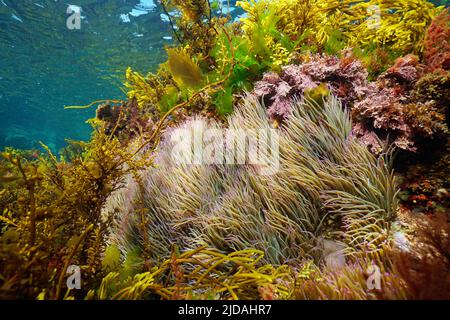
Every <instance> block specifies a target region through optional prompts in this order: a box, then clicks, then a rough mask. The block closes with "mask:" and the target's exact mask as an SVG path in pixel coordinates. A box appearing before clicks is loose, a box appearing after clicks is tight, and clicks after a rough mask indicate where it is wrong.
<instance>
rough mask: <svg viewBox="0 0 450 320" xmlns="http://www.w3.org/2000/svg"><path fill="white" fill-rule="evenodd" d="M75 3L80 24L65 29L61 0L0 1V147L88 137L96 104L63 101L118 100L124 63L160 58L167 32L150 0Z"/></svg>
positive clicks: (149, 63)
mask: <svg viewBox="0 0 450 320" xmlns="http://www.w3.org/2000/svg"><path fill="white" fill-rule="evenodd" d="M75 2H76V4H77V5H78V6H80V7H81V8H82V11H81V23H80V29H73V30H69V29H68V28H67V23H66V20H67V19H68V18H69V17H71V14H67V7H68V3H67V2H66V1H61V0H31V1H30V0H22V1H16V0H14V1H11V0H0V118H1V126H0V147H4V146H14V147H18V148H33V147H36V146H37V142H38V141H43V142H44V143H46V144H48V145H49V146H50V147H52V149H54V150H56V149H59V148H61V147H63V146H64V145H65V141H64V139H66V138H70V139H75V140H82V139H87V138H88V137H89V135H90V132H91V130H90V126H89V125H87V124H86V123H85V121H86V120H87V119H88V118H91V117H93V116H94V111H95V110H94V109H92V110H64V109H63V107H64V106H65V105H85V104H88V103H90V102H91V101H94V100H97V99H122V98H124V96H123V93H122V91H121V90H120V87H121V85H122V82H123V79H124V72H125V69H126V67H127V66H131V67H133V68H134V69H136V70H140V71H142V72H147V71H152V70H155V69H156V68H157V66H158V64H159V63H161V62H163V61H164V59H165V56H164V50H163V46H164V45H165V44H170V43H171V41H170V40H169V39H170V35H171V31H170V26H169V25H168V24H167V23H164V22H162V21H161V17H160V13H161V12H160V8H159V7H157V6H156V5H155V4H154V3H153V1H129V0H121V1H106V0H96V1H92V0H90V1H89V0H85V1H74V2H72V3H75ZM141 2H143V3H144V4H146V5H147V6H145V5H144V6H143V5H142V3H141ZM72 3H71V4H72ZM136 9H139V10H136ZM71 13H73V12H71ZM165 37H166V38H165ZM166 39H167V40H166Z"/></svg>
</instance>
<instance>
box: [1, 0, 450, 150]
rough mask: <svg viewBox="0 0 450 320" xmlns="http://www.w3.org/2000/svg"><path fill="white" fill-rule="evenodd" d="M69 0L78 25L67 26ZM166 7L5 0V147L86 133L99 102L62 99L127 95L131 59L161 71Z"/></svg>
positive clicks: (118, 1)
mask: <svg viewBox="0 0 450 320" xmlns="http://www.w3.org/2000/svg"><path fill="white" fill-rule="evenodd" d="M446 1H447V0H445V1H440V2H446ZM225 2H226V1H225ZM437 2H439V1H437ZM447 2H448V1H447ZM233 3H235V1H232V4H233ZM69 4H71V5H76V6H79V7H81V8H82V11H81V18H82V19H81V22H80V29H77V28H75V29H74V30H70V29H68V27H67V19H68V18H69V17H70V16H71V14H68V13H67V8H68V5H69ZM232 9H233V8H232ZM161 13H162V10H161V8H160V6H159V5H158V4H157V1H153V0H70V2H67V1H62V0H0V119H1V120H0V124H1V125H0V149H3V147H5V146H13V147H16V148H25V149H29V148H34V147H37V146H38V141H43V142H44V143H45V144H47V145H48V146H50V147H51V148H52V149H53V150H58V149H60V148H62V147H63V146H64V145H65V139H66V138H69V139H73V140H86V139H88V138H89V136H90V133H91V128H90V126H89V125H88V124H86V123H85V121H86V120H87V119H89V118H91V117H93V116H94V112H95V110H94V109H87V110H64V109H63V107H64V106H65V105H86V104H88V103H90V102H91V101H94V100H98V99H123V98H124V95H123V93H122V91H121V90H120V88H121V86H122V83H123V80H124V73H125V70H126V67H127V66H131V67H132V68H133V69H135V70H138V71H141V72H142V73H146V72H148V71H155V70H156V68H157V66H158V64H159V63H162V62H164V60H165V58H166V57H165V52H164V49H163V48H164V45H166V44H171V43H172V40H171V35H172V34H171V29H170V25H169V24H168V23H167V22H166V21H163V20H164V19H161Z"/></svg>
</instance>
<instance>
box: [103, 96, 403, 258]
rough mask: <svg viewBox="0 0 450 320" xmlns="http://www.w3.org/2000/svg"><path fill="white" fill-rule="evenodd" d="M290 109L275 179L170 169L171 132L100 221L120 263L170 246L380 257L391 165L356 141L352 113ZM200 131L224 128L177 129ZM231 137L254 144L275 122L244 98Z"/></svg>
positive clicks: (223, 170) (244, 172) (388, 216)
mask: <svg viewBox="0 0 450 320" xmlns="http://www.w3.org/2000/svg"><path fill="white" fill-rule="evenodd" d="M292 104H293V106H292V113H291V114H290V116H289V117H288V119H287V121H286V123H285V124H284V125H283V126H282V127H280V128H278V129H276V133H277V134H278V136H279V138H278V141H277V142H278V145H277V147H278V150H277V151H278V152H279V165H278V170H276V171H275V172H273V174H270V175H263V174H259V172H258V168H256V167H255V166H254V165H251V164H247V165H239V164H234V165H228V164H213V165H212V164H209V165H206V164H185V163H174V162H173V161H172V158H171V152H172V149H173V143H172V142H171V139H170V136H171V134H172V133H173V132H174V129H171V130H167V132H166V133H165V135H164V138H163V140H162V143H161V145H160V147H159V149H158V150H157V154H156V156H155V164H156V165H155V167H152V168H148V169H147V170H144V171H142V172H141V173H140V174H141V177H140V179H138V180H139V181H136V180H135V179H133V178H131V177H129V178H128V181H127V184H126V187H125V188H123V189H121V190H118V191H116V192H115V193H113V195H112V196H111V197H110V198H109V200H108V201H107V205H106V206H105V208H104V211H105V212H104V213H105V214H107V213H108V214H111V213H114V214H115V222H114V226H113V227H112V230H111V236H110V239H109V242H110V243H111V244H114V245H116V246H117V247H118V248H119V249H120V251H121V253H122V256H123V257H126V256H127V255H128V254H129V253H131V252H140V253H141V254H142V255H143V256H145V257H146V259H148V260H149V261H150V262H152V263H154V264H158V263H161V261H163V260H164V259H167V258H169V257H170V255H171V252H172V248H173V244H176V245H177V247H178V248H180V250H181V251H185V250H192V249H195V248H198V247H200V246H205V247H209V248H213V249H217V250H219V251H220V252H223V253H230V252H233V251H237V250H244V249H248V248H252V249H257V250H261V251H263V252H264V253H265V255H264V258H263V259H262V262H263V263H269V264H273V265H282V264H290V265H294V264H295V263H296V262H299V261H302V260H304V259H306V258H315V259H320V258H321V257H323V250H320V248H321V246H320V243H321V241H322V242H323V239H327V240H332V241H335V242H337V243H339V244H340V245H341V247H342V248H343V251H344V252H345V253H346V254H353V253H357V252H365V253H368V252H376V251H379V250H381V249H382V247H383V245H384V244H385V243H387V242H388V241H389V232H390V224H391V222H392V221H393V220H394V219H395V212H396V209H397V200H396V182H395V178H394V176H393V174H392V172H391V171H390V168H389V164H388V161H387V158H388V156H387V155H383V156H380V157H378V158H377V157H375V156H374V155H372V154H371V153H370V152H369V151H368V150H367V148H366V146H365V145H364V144H363V143H362V142H360V141H359V140H357V139H356V138H355V137H353V136H352V134H351V128H352V126H351V120H350V117H349V113H348V112H347V110H346V109H345V108H343V107H342V105H341V103H340V101H339V100H338V99H337V98H336V97H334V96H332V95H330V96H328V97H326V98H325V99H324V101H323V103H317V102H314V101H310V100H308V99H303V100H301V101H293V102H292ZM196 126H197V127H198V126H203V127H205V128H213V129H219V128H222V127H223V125H222V124H220V123H218V122H216V121H215V120H210V119H205V118H195V119H192V120H189V121H187V122H185V123H183V124H181V125H179V126H178V128H177V129H180V128H181V129H195V128H194V127H196ZM226 127H227V129H228V130H233V129H235V130H245V131H246V132H247V134H250V135H252V134H253V135H257V134H258V133H257V131H258V130H260V129H271V121H270V120H269V118H268V117H267V114H266V109H265V108H264V107H263V106H262V105H261V104H260V103H259V102H258V101H257V99H256V98H254V97H252V96H251V95H248V96H246V97H244V99H243V103H242V104H241V105H240V106H239V107H238V108H236V110H235V111H234V113H233V114H232V115H230V116H229V117H228V119H227V122H226ZM273 130H275V129H273ZM319 239H322V240H319ZM318 249H319V250H318Z"/></svg>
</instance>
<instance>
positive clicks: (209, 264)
mask: <svg viewBox="0 0 450 320" xmlns="http://www.w3.org/2000/svg"><path fill="white" fill-rule="evenodd" d="M263 256H264V253H263V252H261V251H259V250H251V249H247V250H242V251H236V252H233V253H230V254H228V255H225V254H222V253H220V252H218V251H217V250H214V249H206V248H203V247H201V248H198V249H195V250H191V251H187V252H184V253H182V254H177V253H175V252H174V253H172V256H171V257H170V258H168V259H166V260H165V261H164V262H162V263H161V264H160V265H158V266H155V267H154V268H152V270H150V271H148V272H144V273H140V274H137V275H135V276H134V277H133V278H127V279H125V280H121V279H120V272H112V273H110V274H108V275H107V276H106V277H105V278H104V279H103V281H102V284H101V286H100V288H99V290H97V292H96V297H97V298H99V299H126V300H136V299H143V298H150V297H153V298H159V299H201V298H202V299H206V298H209V299H235V300H237V299H255V298H256V297H258V296H259V292H260V291H263V290H266V289H270V291H271V293H272V295H271V298H272V299H275V298H277V299H285V298H288V297H289V295H290V289H289V287H288V286H287V284H288V283H291V282H292V281H293V277H292V271H291V270H290V269H289V267H287V266H281V267H273V266H271V265H264V266H258V265H259V262H260V261H261V259H262V258H263ZM93 296H95V294H91V298H92V297H93Z"/></svg>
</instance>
